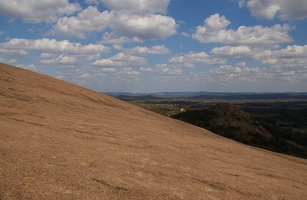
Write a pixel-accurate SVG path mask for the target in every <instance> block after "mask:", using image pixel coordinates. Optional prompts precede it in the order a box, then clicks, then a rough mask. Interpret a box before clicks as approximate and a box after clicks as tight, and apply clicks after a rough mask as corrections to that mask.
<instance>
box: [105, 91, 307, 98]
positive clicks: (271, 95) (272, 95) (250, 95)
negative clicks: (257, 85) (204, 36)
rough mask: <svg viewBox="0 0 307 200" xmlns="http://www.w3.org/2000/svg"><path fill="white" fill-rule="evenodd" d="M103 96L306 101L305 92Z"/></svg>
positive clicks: (175, 93) (306, 95) (114, 94)
mask: <svg viewBox="0 0 307 200" xmlns="http://www.w3.org/2000/svg"><path fill="white" fill-rule="evenodd" d="M105 94H108V95H111V96H114V97H117V98H119V99H128V98H133V99H142V98H145V97H148V99H149V97H152V98H151V99H154V98H161V99H162V98H187V99H224V100H240V99H241V100H247V99H254V100H256V99H307V92H281V93H274V92H273V93H271V92H263V93H257V92H157V93H128V92H107V93H105Z"/></svg>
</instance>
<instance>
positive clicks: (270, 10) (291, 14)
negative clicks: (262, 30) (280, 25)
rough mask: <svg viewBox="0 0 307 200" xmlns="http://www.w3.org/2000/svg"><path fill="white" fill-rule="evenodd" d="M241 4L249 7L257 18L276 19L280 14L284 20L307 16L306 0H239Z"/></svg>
mask: <svg viewBox="0 0 307 200" xmlns="http://www.w3.org/2000/svg"><path fill="white" fill-rule="evenodd" d="M238 2H239V6H240V7H241V8H242V7H244V6H245V7H247V8H248V9H249V10H250V12H251V14H252V15H253V16H255V17H257V18H263V19H268V20H271V19H274V18H275V16H279V17H280V18H281V19H283V20H297V19H306V18H307V1H306V0H291V1H289V0H239V1H238Z"/></svg>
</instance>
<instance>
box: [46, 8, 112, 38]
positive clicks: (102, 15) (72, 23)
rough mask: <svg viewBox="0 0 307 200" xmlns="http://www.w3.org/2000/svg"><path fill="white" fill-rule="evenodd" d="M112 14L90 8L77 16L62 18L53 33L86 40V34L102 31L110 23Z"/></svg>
mask: <svg viewBox="0 0 307 200" xmlns="http://www.w3.org/2000/svg"><path fill="white" fill-rule="evenodd" d="M109 18H110V13H109V12H108V11H104V12H100V11H98V10H97V8H96V7H93V6H89V7H87V8H86V9H84V10H82V11H81V12H79V13H78V15H77V16H72V17H63V18H60V19H59V20H58V21H57V23H56V24H55V25H54V27H53V29H52V31H51V33H52V34H55V35H60V36H62V37H77V38H85V33H90V32H96V31H102V30H103V29H104V28H106V27H107V25H108V23H109Z"/></svg>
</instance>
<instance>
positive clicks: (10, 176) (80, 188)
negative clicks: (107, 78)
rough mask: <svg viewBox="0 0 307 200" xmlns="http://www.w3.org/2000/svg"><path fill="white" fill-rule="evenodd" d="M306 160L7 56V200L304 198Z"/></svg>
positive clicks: (0, 187) (1, 149)
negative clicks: (220, 133) (59, 77)
mask: <svg viewBox="0 0 307 200" xmlns="http://www.w3.org/2000/svg"><path fill="white" fill-rule="evenodd" d="M243 115H244V114H242V117H244V116H243ZM306 169H307V160H305V159H299V158H296V157H292V156H287V155H283V154H278V153H274V152H270V151H265V150H262V149H258V148H254V147H250V146H246V145H243V144H241V143H238V142H235V141H232V140H229V139H226V138H224V137H221V136H218V135H216V134H214V133H212V132H210V131H208V130H206V129H203V128H199V127H196V126H194V125H191V124H188V123H185V122H182V121H179V120H175V119H172V118H169V117H166V116H163V115H159V114H157V113H154V112H151V111H148V110H145V109H142V108H140V107H137V106H134V105H132V104H129V103H126V102H123V101H120V100H117V99H115V98H113V97H110V96H106V95H103V94H101V93H97V92H95V91H92V90H89V89H86V88H82V87H79V86H76V85H73V84H70V83H67V82H64V81H61V80H57V79H54V78H51V77H48V76H44V75H42V74H38V73H34V72H30V71H27V70H24V69H20V68H16V67H13V66H9V65H5V64H0V199H1V200H2V199H3V200H6V199H34V200H36V199H39V200H40V199H82V200H83V199H305V198H306V196H307V191H306V183H307V171H306Z"/></svg>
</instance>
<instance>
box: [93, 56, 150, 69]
mask: <svg viewBox="0 0 307 200" xmlns="http://www.w3.org/2000/svg"><path fill="white" fill-rule="evenodd" d="M146 63H147V61H146V59H145V58H143V57H140V56H133V55H127V54H124V53H118V54H116V55H114V56H112V57H110V58H107V59H101V60H96V61H95V62H94V63H93V65H96V66H102V67H123V66H129V67H130V66H131V67H135V66H141V65H144V64H146Z"/></svg>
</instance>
